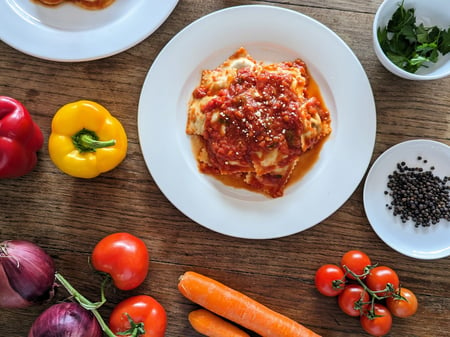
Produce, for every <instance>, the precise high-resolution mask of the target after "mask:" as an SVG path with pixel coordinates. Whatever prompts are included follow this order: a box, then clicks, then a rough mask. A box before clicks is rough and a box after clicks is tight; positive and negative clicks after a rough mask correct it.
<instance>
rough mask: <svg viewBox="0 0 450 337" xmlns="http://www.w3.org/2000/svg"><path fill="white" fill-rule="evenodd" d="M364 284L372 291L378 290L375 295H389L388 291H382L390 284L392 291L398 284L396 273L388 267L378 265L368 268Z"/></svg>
mask: <svg viewBox="0 0 450 337" xmlns="http://www.w3.org/2000/svg"><path fill="white" fill-rule="evenodd" d="M365 281H366V284H367V286H368V287H369V289H370V290H372V291H379V293H377V296H389V295H390V293H391V292H390V291H382V290H384V289H386V287H387V285H388V284H390V286H391V287H392V289H393V291H396V290H397V289H398V287H399V285H400V281H399V279H398V275H397V273H396V272H395V271H394V270H392V269H391V268H389V267H385V266H379V267H375V268H373V269H371V270H370V273H369V275H367V277H366V280H365Z"/></svg>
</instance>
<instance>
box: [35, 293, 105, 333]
mask: <svg viewBox="0 0 450 337" xmlns="http://www.w3.org/2000/svg"><path fill="white" fill-rule="evenodd" d="M101 336H102V329H101V327H100V324H99V323H98V322H97V320H96V318H95V317H94V315H93V314H92V313H91V312H90V311H88V310H86V309H84V308H83V307H82V306H81V305H79V304H78V303H74V302H68V303H59V304H54V305H52V306H51V307H49V308H48V309H47V310H45V311H44V312H43V313H42V314H41V315H40V316H39V317H38V318H37V319H36V320H35V321H34V323H33V325H32V326H31V329H30V331H29V333H28V337H101Z"/></svg>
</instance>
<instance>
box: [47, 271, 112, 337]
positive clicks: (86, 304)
mask: <svg viewBox="0 0 450 337" xmlns="http://www.w3.org/2000/svg"><path fill="white" fill-rule="evenodd" d="M55 277H56V279H57V280H58V281H59V282H60V283H61V284H62V285H63V287H64V288H65V289H66V290H67V292H68V293H69V294H70V295H71V296H73V298H74V299H75V300H76V301H77V302H78V303H79V304H80V305H81V306H82V307H83V308H85V309H86V310H89V311H90V312H92V314H93V315H94V316H95V318H96V319H97V321H98V323H99V324H100V327H101V328H102V330H103V332H104V333H105V334H106V335H107V336H109V337H117V336H116V335H115V334H114V333H113V332H112V331H111V329H110V328H109V327H108V325H107V324H106V323H105V321H104V320H103V318H102V316H101V315H100V313H99V312H98V310H97V309H98V308H100V307H101V306H102V305H103V304H105V302H106V297H105V292H104V285H105V283H106V282H105V281H106V280H105V281H103V283H102V289H101V301H100V302H91V301H89V300H88V299H87V298H86V297H84V296H83V295H82V294H81V293H80V292H79V291H78V290H76V289H75V288H74V287H73V286H72V285H71V284H70V283H69V281H67V280H66V279H65V278H64V277H63V276H62V275H61V274H60V273H58V272H56V273H55Z"/></svg>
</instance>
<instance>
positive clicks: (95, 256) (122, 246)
mask: <svg viewBox="0 0 450 337" xmlns="http://www.w3.org/2000/svg"><path fill="white" fill-rule="evenodd" d="M91 262H92V265H93V267H94V268H95V269H96V270H99V271H102V272H104V273H107V274H109V275H111V278H112V279H113V282H114V285H115V286H116V287H117V288H119V289H121V290H130V289H134V288H136V287H137V286H139V285H140V284H141V283H142V282H143V281H144V280H145V278H146V277H147V273H148V267H149V254H148V251H147V246H146V245H145V243H144V242H143V241H142V240H141V239H139V238H137V237H136V236H134V235H131V234H128V233H114V234H110V235H108V236H106V237H105V238H103V239H102V240H100V241H99V242H98V243H97V245H96V246H95V248H94V250H93V252H92V259H91Z"/></svg>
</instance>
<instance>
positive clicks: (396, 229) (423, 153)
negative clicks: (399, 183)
mask: <svg viewBox="0 0 450 337" xmlns="http://www.w3.org/2000/svg"><path fill="white" fill-rule="evenodd" d="M419 156H420V157H422V158H423V160H425V159H426V160H427V163H424V162H423V160H418V157H419ZM402 161H404V162H405V163H406V164H407V165H408V166H409V167H422V168H424V169H427V170H429V169H430V167H431V166H434V167H435V169H434V170H433V174H434V175H435V176H438V177H441V178H443V177H445V176H450V147H449V146H448V145H446V144H443V143H440V142H436V141H432V140H425V139H417V140H411V141H406V142H403V143H399V144H397V145H394V146H393V147H391V148H389V149H388V150H386V151H385V152H384V153H383V154H382V155H381V156H380V157H378V158H377V160H376V161H375V162H374V164H373V165H372V167H371V169H370V171H369V173H368V175H367V178H366V182H365V185H364V208H365V210H366V215H367V218H368V219H369V222H370V224H371V225H372V227H373V229H374V231H375V233H377V235H378V236H379V237H380V238H381V239H382V240H383V241H384V242H385V243H386V244H387V245H388V246H390V247H391V248H392V249H394V250H396V251H398V252H399V253H402V254H404V255H406V256H410V257H414V258H417V259H438V258H443V257H446V256H449V255H450V223H449V222H448V221H446V220H444V219H441V221H440V222H439V223H437V224H436V225H432V226H430V227H418V228H416V227H415V226H414V223H413V222H412V221H411V220H410V221H408V222H406V223H402V221H401V219H400V217H398V216H394V215H393V213H392V210H389V209H388V208H387V207H386V204H390V201H391V200H390V198H391V197H390V196H389V195H385V194H384V191H386V190H388V189H387V183H388V175H389V174H391V173H392V172H394V171H395V170H396V168H397V164H398V163H400V162H402Z"/></svg>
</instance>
